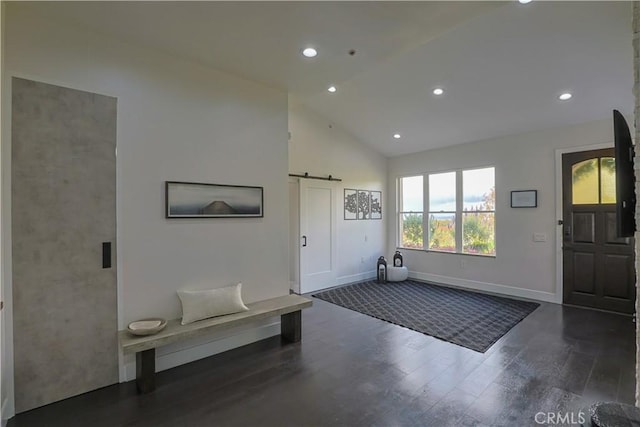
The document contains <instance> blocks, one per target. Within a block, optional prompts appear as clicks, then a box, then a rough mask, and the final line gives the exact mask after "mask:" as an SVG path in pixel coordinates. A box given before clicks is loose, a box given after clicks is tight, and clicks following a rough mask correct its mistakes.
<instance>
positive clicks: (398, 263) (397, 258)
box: [393, 251, 402, 267]
mask: <svg viewBox="0 0 640 427" xmlns="http://www.w3.org/2000/svg"><path fill="white" fill-rule="evenodd" d="M393 266H394V267H402V254H401V253H400V251H396V253H395V255H394V256H393Z"/></svg>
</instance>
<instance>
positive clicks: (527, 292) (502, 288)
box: [409, 271, 557, 303]
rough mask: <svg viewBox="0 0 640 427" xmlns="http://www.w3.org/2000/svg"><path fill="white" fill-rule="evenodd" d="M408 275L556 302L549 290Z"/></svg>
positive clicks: (445, 277)
mask: <svg viewBox="0 0 640 427" xmlns="http://www.w3.org/2000/svg"><path fill="white" fill-rule="evenodd" d="M409 277H410V278H412V279H418V280H424V281H427V282H435V283H442V284H443V285H449V286H454V287H458V288H465V289H471V290H476V291H483V292H488V293H492V294H499V295H508V296H513V297H519V298H528V299H532V300H536V301H544V302H552V303H557V298H556V294H553V293H551V292H542V291H534V290H532V289H523V288H516V287H513V286H506V285H498V284H496V283H487V282H479V281H476V280H468V279H458V278H456V277H448V276H440V275H438V274H429V273H420V272H417V271H410V272H409Z"/></svg>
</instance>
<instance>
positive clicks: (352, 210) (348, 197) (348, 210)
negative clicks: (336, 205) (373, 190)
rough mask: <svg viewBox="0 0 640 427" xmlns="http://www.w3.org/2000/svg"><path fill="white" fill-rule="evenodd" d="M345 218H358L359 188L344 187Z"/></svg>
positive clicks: (350, 219) (346, 219)
mask: <svg viewBox="0 0 640 427" xmlns="http://www.w3.org/2000/svg"><path fill="white" fill-rule="evenodd" d="M344 219H345V221H352V220H357V219H358V190H356V189H354V188H345V189H344Z"/></svg>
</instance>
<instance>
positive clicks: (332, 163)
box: [289, 102, 392, 284]
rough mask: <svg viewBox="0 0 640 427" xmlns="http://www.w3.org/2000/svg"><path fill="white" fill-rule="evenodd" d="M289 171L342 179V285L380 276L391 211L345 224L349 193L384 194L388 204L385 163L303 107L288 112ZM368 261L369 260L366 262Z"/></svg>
mask: <svg viewBox="0 0 640 427" xmlns="http://www.w3.org/2000/svg"><path fill="white" fill-rule="evenodd" d="M289 131H290V132H291V139H290V141H289V172H290V173H304V172H308V173H309V175H315V176H327V175H329V174H331V175H332V176H334V177H336V178H341V179H342V182H339V183H338V186H337V193H338V200H337V204H336V205H337V207H338V215H337V217H338V223H337V238H338V242H337V247H338V249H337V251H338V253H337V259H338V261H337V269H338V271H337V274H338V281H337V284H344V283H350V282H354V281H357V280H362V279H365V278H370V277H373V276H375V263H376V260H377V259H378V257H379V256H380V255H385V256H386V257H387V258H388V257H389V256H390V255H391V254H392V253H385V247H386V240H385V233H386V224H387V220H388V218H389V216H388V211H386V212H385V211H384V209H383V212H382V220H366V221H353V220H347V221H345V220H344V213H343V211H344V199H343V194H344V192H343V190H344V188H354V189H361V190H381V191H382V201H383V206H384V203H385V200H387V197H388V193H387V191H386V176H387V166H386V159H385V157H383V156H382V155H380V154H378V153H377V152H375V151H373V150H371V149H370V148H369V147H368V146H365V145H364V144H363V143H362V142H360V141H359V140H358V139H357V138H355V137H354V136H352V135H350V134H349V133H347V132H346V131H344V130H343V129H341V128H340V127H339V126H336V125H334V124H332V123H331V122H330V121H329V120H327V119H325V118H324V117H322V116H320V115H318V114H316V113H314V112H312V111H310V110H309V109H308V108H305V107H304V106H302V105H299V104H297V103H295V102H290V107H289ZM363 258H364V261H363Z"/></svg>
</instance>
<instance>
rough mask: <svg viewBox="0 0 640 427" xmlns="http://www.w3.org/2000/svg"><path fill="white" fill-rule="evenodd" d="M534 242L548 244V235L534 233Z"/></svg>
mask: <svg viewBox="0 0 640 427" xmlns="http://www.w3.org/2000/svg"><path fill="white" fill-rule="evenodd" d="M533 241H534V242H546V241H547V233H533Z"/></svg>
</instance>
